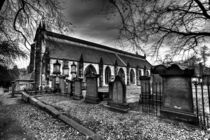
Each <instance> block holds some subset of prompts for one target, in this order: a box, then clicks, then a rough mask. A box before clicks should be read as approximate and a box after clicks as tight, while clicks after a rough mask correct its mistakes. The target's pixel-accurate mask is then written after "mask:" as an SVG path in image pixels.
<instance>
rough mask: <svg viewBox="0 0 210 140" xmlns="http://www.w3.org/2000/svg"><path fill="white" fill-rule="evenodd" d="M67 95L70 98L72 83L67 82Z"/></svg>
mask: <svg viewBox="0 0 210 140" xmlns="http://www.w3.org/2000/svg"><path fill="white" fill-rule="evenodd" d="M66 82H67V95H69V96H72V81H71V80H67V81H66Z"/></svg>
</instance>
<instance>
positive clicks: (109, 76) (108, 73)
mask: <svg viewBox="0 0 210 140" xmlns="http://www.w3.org/2000/svg"><path fill="white" fill-rule="evenodd" d="M110 79H111V70H110V68H109V67H106V69H105V84H109V81H110Z"/></svg>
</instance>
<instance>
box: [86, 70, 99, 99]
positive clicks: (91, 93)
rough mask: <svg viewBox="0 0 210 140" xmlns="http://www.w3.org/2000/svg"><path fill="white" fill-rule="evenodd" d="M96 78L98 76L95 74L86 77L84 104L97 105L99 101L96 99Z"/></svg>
mask: <svg viewBox="0 0 210 140" xmlns="http://www.w3.org/2000/svg"><path fill="white" fill-rule="evenodd" d="M97 78H98V76H97V75H95V74H92V75H88V76H86V84H87V89H86V97H85V102H87V103H98V102H99V101H100V100H99V97H98V86H97V84H98V83H97Z"/></svg>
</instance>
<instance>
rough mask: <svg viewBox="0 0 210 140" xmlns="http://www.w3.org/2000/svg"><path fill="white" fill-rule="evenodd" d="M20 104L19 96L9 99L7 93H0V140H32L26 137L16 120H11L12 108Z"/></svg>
mask: <svg viewBox="0 0 210 140" xmlns="http://www.w3.org/2000/svg"><path fill="white" fill-rule="evenodd" d="M18 104H21V96H17V97H15V98H11V95H9V93H8V92H6V93H3V92H1V93H0V140H33V139H35V138H33V137H31V136H28V135H27V134H26V132H25V131H24V130H23V128H22V127H21V126H20V124H19V123H18V121H17V120H15V119H14V118H12V116H11V111H12V109H13V108H14V106H16V105H18Z"/></svg>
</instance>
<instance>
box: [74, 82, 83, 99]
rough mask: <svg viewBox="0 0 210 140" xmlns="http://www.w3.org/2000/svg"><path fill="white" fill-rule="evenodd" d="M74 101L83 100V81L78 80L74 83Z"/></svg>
mask: <svg viewBox="0 0 210 140" xmlns="http://www.w3.org/2000/svg"><path fill="white" fill-rule="evenodd" d="M73 99H75V100H80V99H82V79H80V78H76V79H74V81H73Z"/></svg>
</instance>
